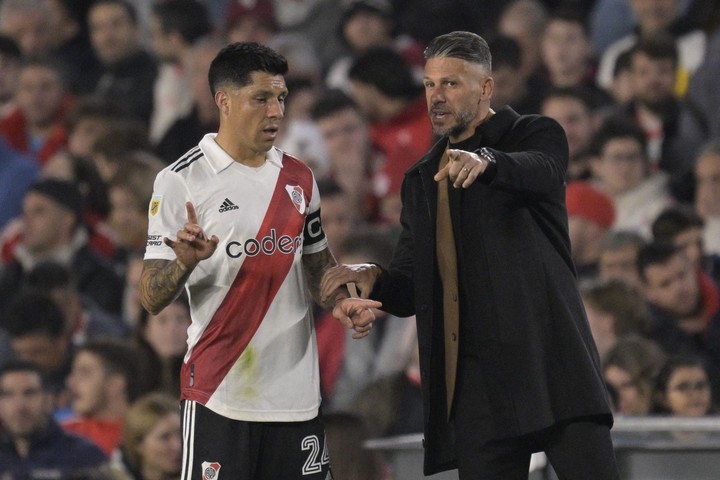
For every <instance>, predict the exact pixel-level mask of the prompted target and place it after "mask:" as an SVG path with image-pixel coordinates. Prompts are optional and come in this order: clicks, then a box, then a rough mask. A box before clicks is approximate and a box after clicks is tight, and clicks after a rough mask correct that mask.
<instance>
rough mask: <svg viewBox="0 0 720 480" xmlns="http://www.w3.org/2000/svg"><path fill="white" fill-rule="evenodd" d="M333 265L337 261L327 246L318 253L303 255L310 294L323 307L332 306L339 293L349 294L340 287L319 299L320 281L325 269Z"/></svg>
mask: <svg viewBox="0 0 720 480" xmlns="http://www.w3.org/2000/svg"><path fill="white" fill-rule="evenodd" d="M335 265H337V261H336V260H335V257H333V254H332V252H330V249H329V248H326V249H325V250H322V251H320V252H318V253H312V254H308V255H303V266H304V267H305V278H306V279H307V284H308V289H309V290H310V294H311V295H312V297H313V299H314V300H315V302H316V303H317V304H318V305H320V306H323V307H325V308H332V306H333V305H334V304H335V299H336V298H337V296H338V294H339V293H345V296H346V297H349V296H350V294H349V293H347V289H346V288H345V287H342V288H339V289H338V290H337V291H336V292H335V293H334V294H333V295H331V296H330V297H329V298H328V299H327V300H326V301H325V302H321V301H320V281H321V280H322V277H323V274H324V273H325V270H327V269H328V268H330V267H334V266H335Z"/></svg>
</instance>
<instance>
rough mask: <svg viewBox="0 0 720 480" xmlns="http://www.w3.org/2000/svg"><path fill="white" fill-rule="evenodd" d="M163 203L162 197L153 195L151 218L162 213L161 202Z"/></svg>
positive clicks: (150, 210)
mask: <svg viewBox="0 0 720 480" xmlns="http://www.w3.org/2000/svg"><path fill="white" fill-rule="evenodd" d="M161 201H162V195H153V196H152V198H151V199H150V209H149V212H150V216H153V217H154V216H155V215H157V213H158V212H159V211H160V202H161Z"/></svg>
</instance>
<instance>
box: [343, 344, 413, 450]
mask: <svg viewBox="0 0 720 480" xmlns="http://www.w3.org/2000/svg"><path fill="white" fill-rule="evenodd" d="M413 343H414V346H413V349H412V354H411V355H410V358H409V359H408V363H407V365H406V366H405V368H404V369H403V370H401V371H399V372H395V373H391V374H389V375H385V376H383V377H380V378H378V379H376V380H374V381H372V382H370V383H368V385H367V386H366V387H365V388H364V389H363V390H362V392H360V394H358V396H357V398H356V399H355V401H354V402H353V406H352V408H351V411H352V412H356V413H358V414H359V415H360V416H362V417H363V418H364V419H365V423H366V424H367V425H368V429H369V430H370V434H371V435H372V436H373V437H376V438H379V437H392V436H396V435H410V434H416V433H418V432H422V430H423V400H422V387H421V385H420V352H419V350H418V344H417V341H414V342H413Z"/></svg>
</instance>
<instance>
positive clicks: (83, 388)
mask: <svg viewBox="0 0 720 480" xmlns="http://www.w3.org/2000/svg"><path fill="white" fill-rule="evenodd" d="M136 356H137V354H136V353H135V350H134V348H133V347H131V346H130V345H129V344H127V343H124V342H122V341H119V340H118V341H115V340H97V341H93V342H88V343H86V344H85V345H83V346H82V347H80V348H78V350H77V352H76V353H75V357H74V358H73V362H72V369H71V371H70V376H69V377H68V379H67V386H68V389H69V391H70V404H71V406H72V409H73V412H74V414H75V416H73V417H71V418H70V419H68V420H67V421H65V422H63V423H62V427H63V428H64V429H65V431H68V432H72V433H75V434H77V435H81V436H84V437H86V438H89V439H90V440H92V441H93V442H94V443H95V444H96V445H98V446H99V447H100V448H101V449H102V450H103V451H104V452H105V453H106V454H107V455H108V456H109V455H111V454H112V452H113V451H114V450H115V449H116V448H117V447H118V446H119V445H120V443H121V442H122V431H123V427H124V424H125V415H126V414H127V411H128V409H129V408H130V404H131V403H132V401H133V400H134V399H135V398H136V397H137V394H138V393H140V392H138V391H137V390H138V388H137V387H138V386H139V385H140V384H141V382H139V381H138V378H137V377H138V369H137V365H136V364H135V363H134V361H133V359H135V358H136Z"/></svg>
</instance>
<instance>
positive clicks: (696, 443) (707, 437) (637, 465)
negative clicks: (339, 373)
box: [366, 416, 720, 480]
mask: <svg viewBox="0 0 720 480" xmlns="http://www.w3.org/2000/svg"><path fill="white" fill-rule="evenodd" d="M612 437H613V445H614V447H615V455H616V457H617V461H618V466H619V469H620V478H621V479H622V480H718V479H720V416H712V417H702V418H670V417H616V419H615V426H614V427H613V429H612ZM366 448H369V449H374V450H380V451H382V452H383V453H384V455H385V457H386V459H387V460H388V462H389V463H390V467H391V469H392V472H393V473H392V475H393V476H392V480H418V479H422V478H427V479H429V480H457V478H458V476H457V471H449V472H443V473H439V474H436V475H431V476H429V477H425V476H423V473H422V465H423V450H422V435H421V434H414V435H403V436H399V437H392V438H382V439H373V440H369V441H368V442H366ZM530 480H557V477H556V476H555V474H554V472H553V471H552V468H551V467H550V466H549V465H548V463H547V460H546V458H545V455H544V454H542V453H539V454H535V455H533V458H532V462H531V465H530Z"/></svg>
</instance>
